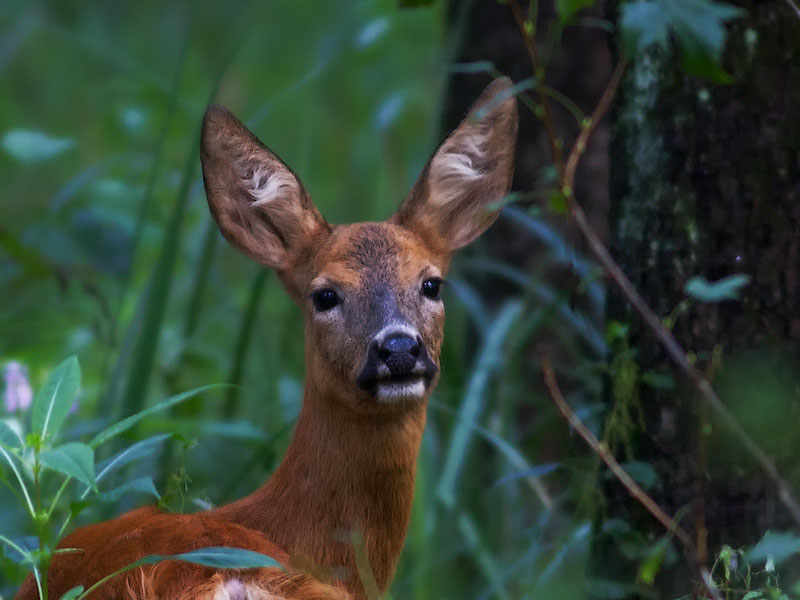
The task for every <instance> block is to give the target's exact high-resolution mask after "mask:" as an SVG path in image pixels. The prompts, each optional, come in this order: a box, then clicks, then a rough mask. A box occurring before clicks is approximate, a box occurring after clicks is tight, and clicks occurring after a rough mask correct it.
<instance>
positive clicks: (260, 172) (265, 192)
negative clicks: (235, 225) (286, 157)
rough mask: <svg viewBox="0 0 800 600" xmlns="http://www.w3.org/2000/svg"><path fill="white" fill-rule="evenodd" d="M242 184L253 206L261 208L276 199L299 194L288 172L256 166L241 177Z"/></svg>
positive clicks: (293, 179) (295, 182)
mask: <svg viewBox="0 0 800 600" xmlns="http://www.w3.org/2000/svg"><path fill="white" fill-rule="evenodd" d="M241 179H242V184H243V185H244V187H245V189H246V190H247V192H248V193H249V194H250V196H252V198H253V202H252V205H253V206H261V205H264V204H266V203H268V202H272V201H274V200H276V199H278V198H281V199H285V198H291V197H292V196H293V195H295V194H299V193H300V189H299V187H298V185H297V180H296V179H295V178H294V177H293V176H292V175H291V174H290V173H288V172H286V171H284V170H279V169H270V168H269V167H267V166H263V165H262V166H258V167H256V168H255V169H253V170H252V171H250V170H249V169H248V170H247V171H245V172H244V174H243V175H242V178H241Z"/></svg>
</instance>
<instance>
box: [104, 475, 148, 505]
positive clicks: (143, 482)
mask: <svg viewBox="0 0 800 600" xmlns="http://www.w3.org/2000/svg"><path fill="white" fill-rule="evenodd" d="M136 492H138V493H141V494H150V495H151V496H153V497H155V498H156V499H157V500H158V499H159V498H161V494H159V493H158V490H157V489H156V486H155V484H154V483H153V479H152V478H151V477H137V478H136V479H131V480H130V481H126V482H125V483H123V484H122V485H119V486H117V487H115V488H114V489H111V490H108V491H107V492H102V493H100V494H98V496H97V499H98V500H99V501H100V502H116V501H117V500H119V499H120V498H121V497H122V496H124V495H125V494H131V493H136Z"/></svg>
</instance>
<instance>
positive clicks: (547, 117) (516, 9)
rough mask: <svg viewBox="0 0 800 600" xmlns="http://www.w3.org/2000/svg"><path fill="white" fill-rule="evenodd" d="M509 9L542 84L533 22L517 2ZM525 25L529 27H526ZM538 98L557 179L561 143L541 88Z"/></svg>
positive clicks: (561, 161) (561, 160)
mask: <svg viewBox="0 0 800 600" xmlns="http://www.w3.org/2000/svg"><path fill="white" fill-rule="evenodd" d="M508 5H509V7H510V8H511V13H512V14H513V15H514V20H515V21H516V22H517V26H518V27H519V30H520V33H521V34H522V39H523V41H524V42H525V49H526V50H527V51H528V57H529V58H530V60H531V65H532V66H533V75H534V76H535V77H536V80H537V81H540V82H544V77H543V69H542V62H541V60H540V59H539V51H538V49H537V48H536V30H535V29H534V25H533V22H532V21H530V20H526V19H525V15H523V13H522V9H521V8H520V6H519V3H518V2H517V0H509V3H508ZM526 23H529V25H527V26H526ZM537 95H538V96H539V103H540V104H541V105H542V122H543V123H544V130H545V133H546V134H547V143H548V144H549V145H550V152H551V154H552V155H553V162H554V163H555V165H556V169H557V170H558V175H559V179H563V177H564V157H563V155H562V142H561V140H559V139H558V137H557V135H556V128H555V123H554V121H553V112H552V110H551V109H550V99H549V98H548V97H547V94H546V93H544V92H543V91H542V89H541V88H539V89H537Z"/></svg>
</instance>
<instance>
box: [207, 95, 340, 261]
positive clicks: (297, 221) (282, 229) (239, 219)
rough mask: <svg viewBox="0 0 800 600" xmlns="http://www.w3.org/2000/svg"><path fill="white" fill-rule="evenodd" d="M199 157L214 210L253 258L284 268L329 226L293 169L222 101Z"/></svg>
mask: <svg viewBox="0 0 800 600" xmlns="http://www.w3.org/2000/svg"><path fill="white" fill-rule="evenodd" d="M200 158H201V161H202V163H203V181H204V182H205V186H206V197H207V198H208V205H209V207H210V208H211V214H212V215H214V219H215V220H216V222H217V225H218V226H219V229H220V231H221V232H222V234H223V235H224V236H225V238H226V239H227V240H228V241H229V242H230V243H231V244H232V245H233V246H235V247H236V248H238V249H239V250H240V251H242V252H243V253H244V254H246V255H247V256H249V257H250V258H252V259H253V260H255V261H257V262H259V263H262V264H264V265H267V266H269V267H272V268H273V269H275V270H277V271H279V272H280V271H284V270H286V269H288V268H289V267H290V266H291V265H292V263H293V261H294V260H295V259H296V258H297V257H298V255H299V254H300V253H301V252H302V251H303V250H304V249H305V248H307V247H309V245H310V244H311V243H312V242H313V240H314V239H315V237H316V236H317V235H319V234H320V233H323V232H327V231H330V228H329V226H328V225H327V223H326V222H325V220H324V219H323V218H322V216H321V215H320V214H319V211H318V210H317V209H316V207H315V206H314V205H313V204H312V202H311V198H309V196H308V194H306V192H305V190H304V189H303V186H302V184H301V183H300V181H299V180H298V179H297V177H296V176H295V174H294V173H292V171H291V169H289V167H287V166H286V165H285V164H284V163H283V161H281V159H279V158H278V157H277V156H276V155H275V154H274V153H272V152H271V151H270V150H268V149H267V148H266V147H265V146H264V145H263V144H262V143H261V141H259V139H258V138H257V137H256V136H254V135H253V134H252V133H250V132H249V131H248V130H247V129H246V128H245V126H244V125H242V124H241V123H240V122H239V120H238V119H237V118H236V117H234V116H233V115H232V114H231V113H230V112H228V111H227V110H225V109H224V108H222V107H221V106H216V105H213V104H212V105H211V106H209V107H208V109H207V110H206V114H205V117H204V118H203V132H202V136H201V143H200Z"/></svg>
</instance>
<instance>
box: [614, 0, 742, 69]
mask: <svg viewBox="0 0 800 600" xmlns="http://www.w3.org/2000/svg"><path fill="white" fill-rule="evenodd" d="M743 14H745V13H744V11H743V10H742V9H740V8H738V7H736V6H731V5H730V4H725V3H723V2H716V1H713V0H648V1H645V2H626V3H625V4H623V5H622V7H621V14H620V29H621V35H622V41H623V45H624V46H625V49H626V51H627V52H628V54H629V55H635V54H636V53H638V52H641V51H643V50H644V49H646V48H647V47H649V46H651V45H652V44H657V45H660V46H661V47H663V48H666V47H667V40H668V38H669V34H670V33H672V34H673V35H674V36H675V39H676V40H677V41H678V42H679V46H680V53H681V60H682V61H683V65H684V68H685V69H686V71H687V72H688V73H691V74H693V75H700V76H702V77H708V78H709V79H712V80H714V81H717V82H720V83H729V82H730V81H731V78H730V76H729V75H728V74H727V73H725V71H723V70H722V67H721V66H720V60H721V57H722V50H723V47H724V45H725V28H724V23H725V22H726V21H729V20H731V19H734V18H736V17H740V16H742V15H743Z"/></svg>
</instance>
